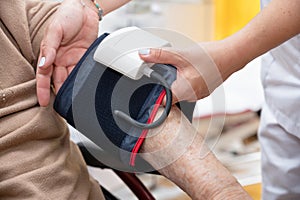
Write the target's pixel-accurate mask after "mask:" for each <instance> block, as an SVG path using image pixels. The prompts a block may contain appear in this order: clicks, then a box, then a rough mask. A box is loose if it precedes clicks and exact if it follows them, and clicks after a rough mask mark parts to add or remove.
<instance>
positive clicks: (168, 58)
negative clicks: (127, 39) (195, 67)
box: [139, 48, 189, 70]
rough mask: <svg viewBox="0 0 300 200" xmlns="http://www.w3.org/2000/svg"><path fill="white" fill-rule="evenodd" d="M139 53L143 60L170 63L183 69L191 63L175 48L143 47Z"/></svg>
mask: <svg viewBox="0 0 300 200" xmlns="http://www.w3.org/2000/svg"><path fill="white" fill-rule="evenodd" d="M139 55H140V57H141V59H142V60H144V61H145V62H148V63H162V64H170V65H173V66H174V67H176V68H177V69H178V70H181V69H182V68H184V67H187V66H188V65H189V63H188V62H187V61H186V60H185V59H184V58H183V57H182V56H181V55H180V54H179V53H177V52H176V51H175V50H171V49H167V48H165V49H141V50H139Z"/></svg>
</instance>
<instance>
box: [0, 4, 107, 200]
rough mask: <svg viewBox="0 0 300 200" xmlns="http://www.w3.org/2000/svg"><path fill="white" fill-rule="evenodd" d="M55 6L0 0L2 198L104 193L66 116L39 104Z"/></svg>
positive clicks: (94, 196) (98, 195) (87, 196)
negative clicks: (44, 48)
mask: <svg viewBox="0 0 300 200" xmlns="http://www.w3.org/2000/svg"><path fill="white" fill-rule="evenodd" d="M56 7H57V4H54V3H49V2H48V3H45V2H42V1H34V0H0V19H1V21H0V26H1V29H0V41H1V47H0V199H22V200H23V199H30V200H32V199H39V200H41V199H80V200H83V199H102V193H101V191H100V188H99V186H98V183H97V182H95V181H94V180H92V179H91V178H90V177H89V174H88V172H87V168H86V165H85V163H84V160H83V159H82V157H81V154H80V152H79V151H78V149H77V147H76V145H74V144H73V143H71V142H70V140H69V131H68V128H67V126H66V124H65V122H64V121H63V120H62V119H61V118H60V117H59V116H58V115H57V114H56V113H55V112H54V110H53V109H52V106H51V105H50V106H49V107H48V108H41V107H39V106H38V104H37V97H36V92H35V91H36V89H35V84H36V82H35V66H36V62H37V56H38V51H39V44H40V41H41V38H42V34H43V30H44V28H45V24H46V22H47V20H48V19H49V17H50V16H51V15H52V14H53V13H54V12H55V10H56Z"/></svg>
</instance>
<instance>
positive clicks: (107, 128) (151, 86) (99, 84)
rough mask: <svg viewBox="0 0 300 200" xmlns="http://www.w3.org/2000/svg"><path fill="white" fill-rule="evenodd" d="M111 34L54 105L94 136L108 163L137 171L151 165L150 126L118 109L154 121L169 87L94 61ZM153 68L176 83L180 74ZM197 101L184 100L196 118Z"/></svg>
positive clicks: (184, 106) (184, 107) (101, 157)
mask: <svg viewBox="0 0 300 200" xmlns="http://www.w3.org/2000/svg"><path fill="white" fill-rule="evenodd" d="M107 35H108V34H103V35H101V36H100V37H99V38H98V39H97V40H96V41H95V42H94V43H93V44H92V45H91V46H90V48H89V49H88V50H87V51H86V53H85V54H84V56H83V57H82V58H81V60H80V61H79V62H78V64H77V65H76V66H75V68H74V69H73V71H72V72H71V74H70V75H69V77H68V78H67V80H66V81H65V82H64V84H63V86H62V87H61V89H60V90H59V91H58V94H57V96H56V98H55V102H54V109H55V110H56V111H57V112H58V113H59V114H60V115H61V116H62V117H63V118H65V119H66V121H67V122H68V123H69V124H70V125H71V126H73V127H74V128H75V129H77V130H78V131H80V132H81V133H82V134H83V135H84V136H86V137H87V138H88V139H89V140H90V141H92V143H93V145H94V147H95V148H92V149H99V151H95V152H91V153H92V154H93V156H94V157H96V158H97V159H98V160H100V161H101V162H102V163H104V164H105V165H108V166H112V167H113V168H118V169H121V170H131V171H139V169H143V170H144V169H145V166H146V168H149V170H151V166H150V165H149V164H148V163H146V161H144V160H143V159H141V158H140V157H139V155H138V151H139V149H140V147H141V145H142V143H143V141H144V139H145V137H146V135H147V132H148V130H147V129H141V128H138V127H134V126H132V125H131V124H129V123H126V122H125V121H123V120H120V119H118V117H116V116H115V115H114V111H115V110H121V111H123V112H125V113H127V114H128V115H130V117H131V118H133V119H135V120H137V121H138V122H142V123H151V122H152V121H153V120H154V117H155V115H156V112H157V110H158V108H159V107H160V106H161V103H162V100H163V98H164V97H165V89H164V87H162V86H161V85H160V84H159V83H157V82H155V81H153V80H151V79H150V78H148V77H146V76H143V77H142V78H141V79H139V80H132V79H130V78H127V77H126V76H123V75H122V74H120V73H118V72H116V71H114V70H112V69H111V68H108V67H106V66H105V65H103V64H101V63H98V62H96V61H94V59H93V55H94V52H95V50H96V48H97V46H98V45H99V44H100V43H101V41H102V40H103V39H104V38H105V37H106V36H107ZM152 69H154V70H155V71H156V72H158V73H159V74H160V75H161V76H162V77H163V78H164V79H165V80H166V81H167V82H168V83H169V84H170V85H171V84H172V83H173V81H174V80H175V79H176V68H174V67H172V66H170V65H163V64H156V65H154V66H153V67H152ZM194 105H195V104H194V103H187V102H182V103H180V107H181V109H182V111H183V112H184V113H185V115H186V116H187V117H188V118H189V119H190V120H191V119H192V114H193V110H194ZM88 150H90V149H89V148H88ZM91 151H93V150H91ZM148 165H149V166H148Z"/></svg>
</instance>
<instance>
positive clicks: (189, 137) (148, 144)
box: [141, 107, 250, 200]
mask: <svg viewBox="0 0 300 200" xmlns="http://www.w3.org/2000/svg"><path fill="white" fill-rule="evenodd" d="M149 134H150V135H152V134H155V135H154V136H152V137H151V136H150V137H149V138H147V139H146V140H145V142H144V144H143V146H142V149H141V153H149V152H153V153H149V154H143V155H142V157H143V158H144V159H145V160H147V161H148V162H149V163H150V164H151V165H152V166H153V167H154V168H156V169H158V171H159V172H160V173H161V174H163V175H164V176H166V177H167V178H168V179H170V180H172V181H173V182H174V183H176V184H177V185H178V186H179V187H181V188H182V189H183V190H184V191H185V192H187V194H188V195H190V196H191V197H192V199H222V200H223V199H250V197H249V196H248V194H247V193H246V192H245V191H244V190H243V188H242V187H241V186H240V184H239V183H238V182H237V180H236V179H235V178H234V177H233V176H232V175H231V174H230V172H229V171H228V170H227V169H226V168H225V167H224V166H223V165H222V164H221V163H220V162H219V161H218V160H217V159H216V157H215V156H214V155H213V154H212V153H211V152H210V150H209V149H208V148H207V147H206V146H205V144H204V140H203V138H202V137H201V135H200V134H197V133H196V130H195V129H194V128H193V127H192V125H191V124H190V123H189V121H188V120H187V119H186V118H185V117H183V115H182V113H181V112H180V111H179V109H178V108H176V107H173V109H172V111H171V113H170V115H169V117H168V119H167V121H166V122H165V123H164V125H162V126H161V127H159V128H157V129H154V130H151V131H150V132H149ZM160 150H162V151H161V152H159V151H160ZM155 151H156V153H155ZM172 160H173V162H171V161H172ZM168 162H170V163H168Z"/></svg>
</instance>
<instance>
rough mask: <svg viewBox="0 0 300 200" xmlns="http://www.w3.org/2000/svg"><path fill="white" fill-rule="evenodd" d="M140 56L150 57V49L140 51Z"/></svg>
mask: <svg viewBox="0 0 300 200" xmlns="http://www.w3.org/2000/svg"><path fill="white" fill-rule="evenodd" d="M139 54H141V55H144V56H146V55H149V54H150V49H140V50H139Z"/></svg>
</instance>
